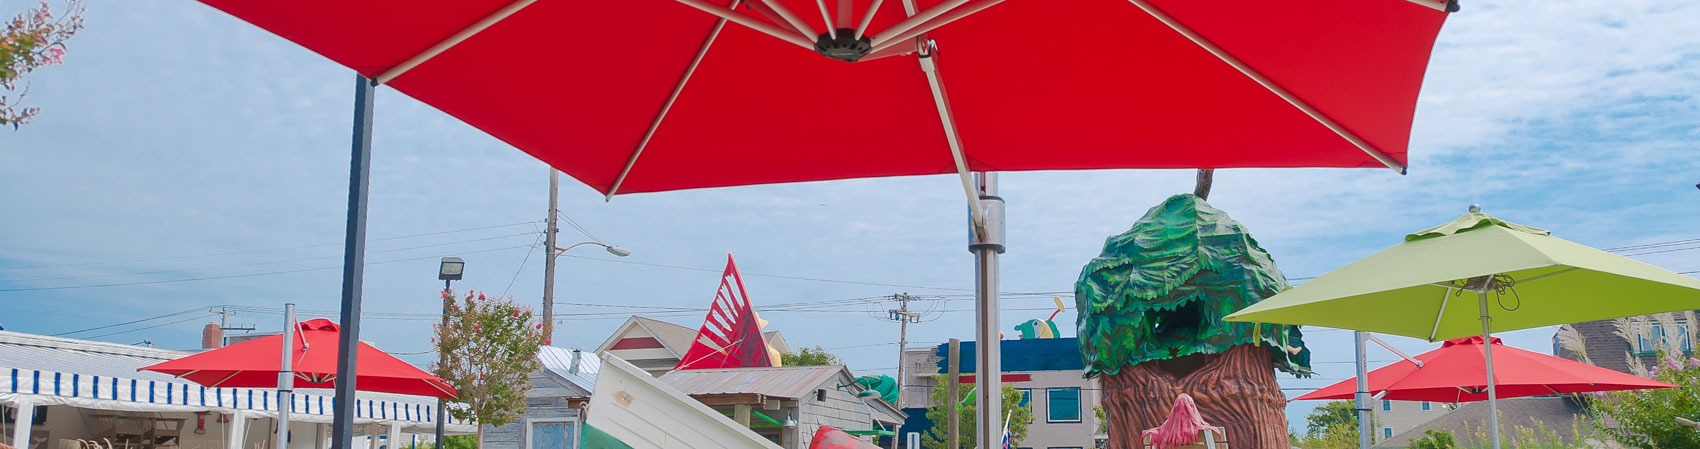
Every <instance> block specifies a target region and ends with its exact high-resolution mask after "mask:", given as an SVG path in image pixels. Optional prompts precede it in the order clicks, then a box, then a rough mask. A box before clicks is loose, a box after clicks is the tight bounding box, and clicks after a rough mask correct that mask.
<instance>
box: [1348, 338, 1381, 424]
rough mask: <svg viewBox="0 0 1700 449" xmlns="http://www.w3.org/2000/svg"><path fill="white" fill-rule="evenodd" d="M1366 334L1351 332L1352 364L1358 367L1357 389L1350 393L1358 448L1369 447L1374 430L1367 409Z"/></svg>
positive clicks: (1367, 368)
mask: <svg viewBox="0 0 1700 449" xmlns="http://www.w3.org/2000/svg"><path fill="white" fill-rule="evenodd" d="M1368 336H1369V333H1368V332H1364V331H1354V332H1352V344H1353V345H1354V346H1353V352H1354V354H1355V356H1356V360H1354V361H1353V363H1352V364H1353V365H1356V366H1357V369H1358V391H1357V393H1356V394H1353V395H1352V402H1353V405H1356V406H1357V409H1358V449H1369V445H1370V443H1371V438H1370V436H1371V435H1372V432H1374V431H1375V429H1373V428H1371V424H1372V423H1371V421H1372V420H1371V419H1370V411H1369V402H1370V399H1369V358H1368V357H1365V355H1366V353H1367V352H1368V349H1369V346H1368V345H1367V344H1365V343H1366V340H1367V338H1366V337H1368Z"/></svg>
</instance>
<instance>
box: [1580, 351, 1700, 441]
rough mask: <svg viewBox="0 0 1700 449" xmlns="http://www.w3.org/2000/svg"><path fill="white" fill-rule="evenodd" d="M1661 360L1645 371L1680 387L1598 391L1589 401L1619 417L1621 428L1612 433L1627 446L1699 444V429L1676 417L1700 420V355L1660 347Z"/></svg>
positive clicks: (1605, 411) (1597, 408)
mask: <svg viewBox="0 0 1700 449" xmlns="http://www.w3.org/2000/svg"><path fill="white" fill-rule="evenodd" d="M1658 360H1659V362H1658V364H1657V365H1655V366H1651V367H1646V371H1647V372H1646V375H1647V376H1648V377H1652V378H1653V379H1655V380H1658V381H1660V382H1665V383H1668V384H1672V385H1676V386H1678V387H1680V388H1660V389H1654V390H1628V391H1616V392H1610V393H1602V394H1596V395H1593V397H1594V400H1592V401H1590V404H1589V405H1590V406H1591V407H1593V409H1594V410H1596V411H1599V412H1601V413H1603V414H1604V415H1605V416H1608V417H1611V418H1612V419H1613V420H1615V421H1617V423H1618V426H1619V428H1620V429H1621V430H1622V431H1621V432H1611V433H1610V435H1611V436H1612V437H1613V439H1615V440H1617V442H1619V443H1623V445H1625V446H1629V447H1639V448H1648V449H1666V448H1700V430H1696V429H1695V428H1693V427H1688V426H1686V425H1683V424H1682V423H1681V422H1679V421H1677V418H1682V419H1686V420H1689V421H1700V358H1693V357H1689V356H1687V355H1684V354H1682V353H1681V352H1680V351H1659V353H1658Z"/></svg>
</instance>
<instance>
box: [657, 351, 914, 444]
mask: <svg viewBox="0 0 1700 449" xmlns="http://www.w3.org/2000/svg"><path fill="white" fill-rule="evenodd" d="M659 380H660V381H661V382H662V383H664V384H666V385H667V386H669V387H672V388H673V389H676V390H679V391H680V392H682V393H684V394H686V395H688V396H690V397H691V398H693V399H696V400H697V401H698V402H701V403H703V405H707V406H709V407H710V408H713V409H715V410H716V411H719V412H721V413H723V414H726V415H727V416H730V417H732V418H733V420H734V421H737V422H738V423H739V424H742V425H744V426H747V427H749V428H750V429H751V430H754V431H755V432H756V433H757V434H759V435H761V436H763V437H767V439H768V440H769V441H772V442H774V443H775V444H778V445H779V446H780V447H783V448H786V449H804V448H807V447H809V443H810V442H811V441H812V440H813V439H814V434H815V431H816V430H818V429H819V428H820V426H822V425H825V426H831V427H833V428H836V429H839V430H843V431H845V432H847V433H850V434H852V435H860V436H863V437H864V438H868V439H869V441H872V438H873V437H874V436H877V435H890V434H891V432H892V430H891V429H892V428H894V427H895V426H897V425H899V424H901V423H902V422H903V420H904V418H905V416H904V414H903V412H902V411H899V410H898V409H897V408H896V407H895V406H893V405H891V403H888V402H885V401H884V400H881V399H880V398H879V396H878V394H873V393H872V392H868V393H864V389H863V388H862V386H861V384H857V383H856V381H855V377H854V376H852V375H851V374H850V370H849V369H847V368H845V367H844V366H842V365H826V366H786V367H771V368H724V369H699V370H684V371H671V372H668V373H667V374H664V375H662V376H661V378H660V379H659Z"/></svg>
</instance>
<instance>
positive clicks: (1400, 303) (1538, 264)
mask: <svg viewBox="0 0 1700 449" xmlns="http://www.w3.org/2000/svg"><path fill="white" fill-rule="evenodd" d="M1695 309H1700V280H1697V279H1694V278H1690V277H1687V276H1683V275H1680V274H1676V273H1673V272H1671V271H1669V270H1665V269H1662V268H1659V267H1655V266H1652V265H1648V264H1645V263H1641V262H1638V261H1635V260H1631V259H1629V258H1626V257H1623V256H1618V255H1615V254H1611V253H1607V252H1605V251H1601V250H1598V249H1594V248H1590V247H1587V246H1584V245H1580V244H1577V243H1574V242H1570V241H1567V240H1564V239H1560V238H1557V237H1553V236H1552V235H1551V233H1550V232H1548V231H1547V230H1545V229H1539V228H1533V227H1529V226H1522V225H1518V224H1514V223H1509V222H1506V221H1504V220H1500V219H1497V218H1494V217H1492V216H1489V215H1487V214H1484V213H1481V212H1480V209H1479V208H1477V207H1475V206H1471V210H1470V213H1468V214H1465V215H1464V216H1462V217H1459V218H1458V219H1457V220H1453V221H1452V222H1450V223H1446V224H1443V225H1440V226H1436V227H1433V228H1429V229H1425V230H1422V231H1418V232H1416V233H1414V234H1410V235H1407V236H1405V242H1404V243H1401V244H1399V245H1395V246H1393V247H1392V248H1388V249H1386V250H1382V251H1381V252H1378V253H1375V254H1373V255H1370V256H1369V257H1365V258H1363V259H1362V260H1359V261H1356V262H1352V263H1351V264H1349V265H1346V266H1344V267H1341V268H1340V269H1337V270H1334V271H1331V272H1328V274H1324V275H1322V276H1321V277H1317V278H1316V279H1312V280H1311V281H1309V282H1305V283H1304V284H1300V285H1299V286H1297V287H1293V288H1292V289H1290V290H1287V291H1284V292H1281V293H1280V294H1277V295H1275V296H1272V297H1270V298H1268V299H1265V300H1263V301H1262V302H1258V303H1257V304H1253V305H1252V306H1250V307H1247V308H1245V309H1243V310H1240V311H1238V312H1235V313H1233V314H1230V315H1228V316H1227V318H1226V319H1227V320H1228V321H1248V322H1257V323H1278V324H1303V325H1314V326H1325V327H1334V328H1341V329H1352V330H1358V331H1367V332H1378V333H1385V334H1393V335H1403V336H1407V337H1415V338H1420V339H1424V340H1428V341H1430V342H1435V341H1441V340H1449V339H1453V338H1459V337H1467V336H1471V335H1481V336H1483V337H1484V341H1491V340H1485V338H1486V337H1488V336H1489V335H1490V334H1491V333H1493V332H1503V331H1511V330H1518V329H1528V328H1534V327H1541V326H1550V325H1556V324H1565V323H1575V322H1580V321H1592V320H1603V319H1610V318H1618V317H1626V316H1635V315H1646V314H1653V313H1664V312H1673V311H1678V310H1695ZM1490 351H1491V349H1490ZM1489 357H1491V353H1490V354H1489ZM1487 369H1488V379H1489V383H1488V396H1489V397H1490V398H1494V397H1495V396H1496V394H1495V391H1494V386H1493V383H1492V379H1493V363H1492V359H1491V358H1490V359H1489V360H1488V366H1487ZM1359 377H1360V378H1361V377H1362V376H1361V375H1360V376H1359ZM1360 380H1361V379H1360ZM1489 407H1490V408H1493V409H1497V406H1495V405H1494V404H1493V399H1490V400H1489ZM1489 414H1490V416H1491V417H1492V418H1493V421H1494V423H1493V434H1494V436H1493V438H1494V447H1496V448H1497V447H1499V423H1498V413H1497V410H1492V411H1490V412H1489Z"/></svg>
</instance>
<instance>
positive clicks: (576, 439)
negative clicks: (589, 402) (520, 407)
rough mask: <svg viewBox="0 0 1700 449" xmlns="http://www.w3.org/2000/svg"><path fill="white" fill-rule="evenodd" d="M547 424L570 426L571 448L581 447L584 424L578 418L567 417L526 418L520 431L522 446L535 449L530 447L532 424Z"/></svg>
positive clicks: (526, 448)
mask: <svg viewBox="0 0 1700 449" xmlns="http://www.w3.org/2000/svg"><path fill="white" fill-rule="evenodd" d="M549 423H563V424H567V425H568V426H572V428H573V448H575V449H577V448H580V447H583V440H584V425H583V424H584V423H583V421H582V420H580V419H579V418H578V417H571V416H569V417H561V418H526V419H525V428H524V429H521V431H520V438H521V439H524V440H525V446H524V447H525V449H535V448H533V447H531V440H532V438H531V429H532V425H533V424H549Z"/></svg>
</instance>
